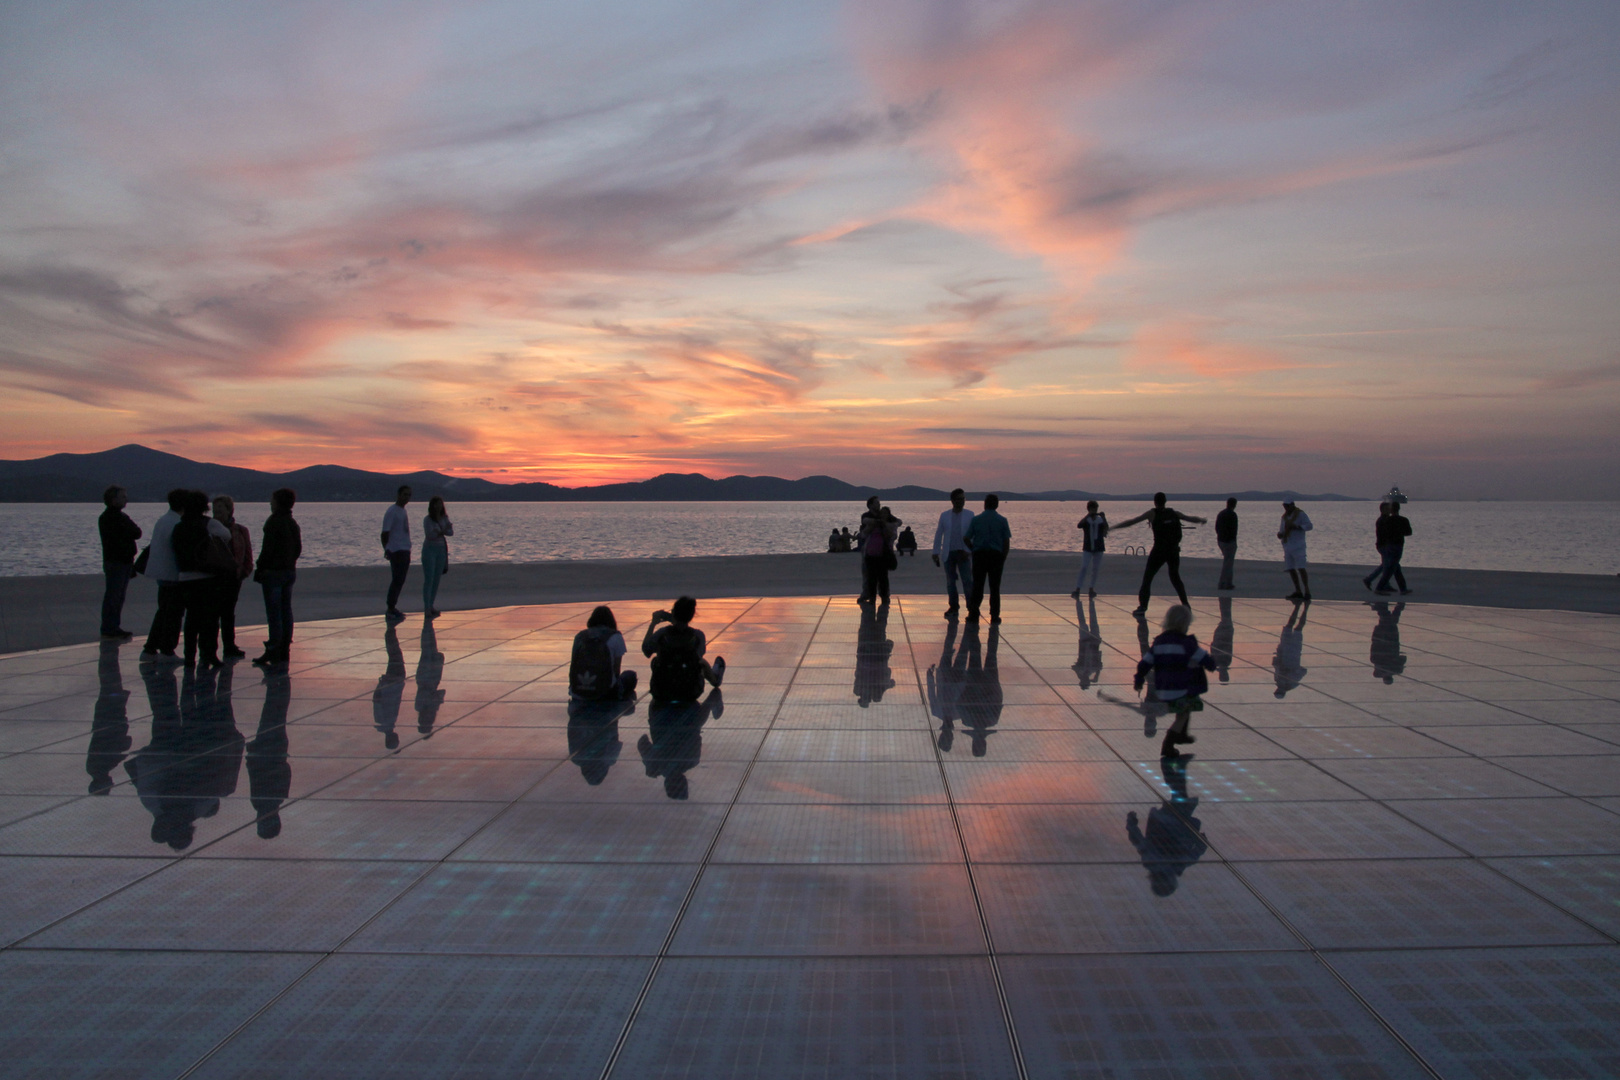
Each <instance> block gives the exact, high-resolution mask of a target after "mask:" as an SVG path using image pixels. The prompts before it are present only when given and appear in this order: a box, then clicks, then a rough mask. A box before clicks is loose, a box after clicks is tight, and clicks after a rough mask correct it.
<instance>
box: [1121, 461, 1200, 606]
mask: <svg viewBox="0 0 1620 1080" xmlns="http://www.w3.org/2000/svg"><path fill="white" fill-rule="evenodd" d="M1165 501H1166V496H1165V494H1164V492H1162V491H1160V492H1156V493H1155V494H1154V496H1153V508H1152V509H1151V510H1146V511H1144V512H1142V513H1140V514H1138V515H1136V516H1135V517H1133V518H1131V519H1130V520H1129V521H1122V522H1120V523H1119V524H1118V525H1115V526H1114V528H1116V529H1128V528H1130V527H1131V526H1132V525H1136V524H1139V523H1141V522H1144V521H1145V522H1147V523H1148V528H1150V529H1152V530H1153V547H1152V548H1151V549H1150V550H1149V551H1148V558H1147V566H1146V567H1145V568H1143V570H1142V589H1141V591H1140V592H1139V593H1137V596H1136V599H1137V601H1138V603H1137V605H1136V610H1135V611H1134V612H1132V614H1135V615H1143V614H1146V613H1147V606H1148V601H1149V600H1151V599H1152V598H1153V579H1154V578H1155V577H1157V576H1158V573H1159V568H1160V567H1166V568H1168V569H1169V571H1170V584H1171V586H1173V587H1174V588H1175V590H1176V596H1177V597H1178V598H1180V600H1181V603H1182V606H1183V607H1186V606H1188V604H1187V587H1186V586H1185V585H1183V584H1182V583H1181V523H1182V522H1183V521H1191V522H1193V523H1194V524H1197V525H1202V524H1203V523H1204V521H1205V519H1204V518H1201V517H1193V516H1192V515H1191V514H1183V513H1182V512H1181V511H1180V510H1174V509H1171V508H1170V507H1168V506H1166V505H1165Z"/></svg>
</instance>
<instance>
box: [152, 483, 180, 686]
mask: <svg viewBox="0 0 1620 1080" xmlns="http://www.w3.org/2000/svg"><path fill="white" fill-rule="evenodd" d="M187 494H188V492H187V491H186V489H185V488H175V489H174V490H173V491H171V492H169V509H168V512H167V513H165V514H164V515H163V516H162V517H160V518H158V519H157V523H156V524H155V525H153V526H152V542H151V543H150V544H149V545H147V548H146V559H147V562H146V576H147V577H149V578H151V579H152V580H153V581H155V582H157V587H158V594H157V612H156V613H155V614H153V616H152V628H151V630H149V631H148V632H147V634H146V645H145V647H144V648H142V650H141V659H142V660H157V659H159V658H163V659H165V660H173V659H175V655H174V649H175V646H176V645H179V644H180V624H181V622H182V621H183V620H184V619H185V615H186V598H185V595H184V593H182V592H181V590H180V567H178V566H177V565H175V561H174V527H175V526H176V525H178V524H180V510H181V508H183V507H184V506H185V505H186V496H187Z"/></svg>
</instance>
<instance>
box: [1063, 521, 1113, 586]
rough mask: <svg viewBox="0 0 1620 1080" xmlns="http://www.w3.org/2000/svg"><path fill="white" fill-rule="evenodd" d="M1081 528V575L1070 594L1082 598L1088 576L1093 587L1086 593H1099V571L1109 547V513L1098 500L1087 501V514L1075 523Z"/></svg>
mask: <svg viewBox="0 0 1620 1080" xmlns="http://www.w3.org/2000/svg"><path fill="white" fill-rule="evenodd" d="M1075 528H1077V529H1079V530H1080V576H1079V577H1078V578H1076V579H1075V582H1074V592H1072V593H1070V594H1069V595H1070V596H1071V597H1073V598H1074V599H1076V600H1078V599H1080V590H1081V589H1085V588H1086V577H1087V575H1090V577H1091V587H1090V588H1089V589H1088V590H1087V592H1086V595H1087V596H1088V597H1090V596H1096V595H1097V573H1098V571H1100V570H1101V569H1102V558H1103V551H1104V550H1105V549H1106V548H1107V546H1108V545H1107V536H1108V515H1107V514H1105V513H1103V512H1102V511H1101V510H1098V509H1097V500H1096V499H1092V500H1091V501H1090V502H1088V503H1086V516H1085V517H1083V518H1081V519H1080V521H1079V522H1078V523H1077V524H1076V525H1075Z"/></svg>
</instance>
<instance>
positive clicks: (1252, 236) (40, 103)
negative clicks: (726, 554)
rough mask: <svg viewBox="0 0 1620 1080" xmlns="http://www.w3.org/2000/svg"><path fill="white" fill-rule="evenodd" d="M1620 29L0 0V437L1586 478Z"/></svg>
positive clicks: (636, 471) (493, 458) (956, 7)
mask: <svg viewBox="0 0 1620 1080" xmlns="http://www.w3.org/2000/svg"><path fill="white" fill-rule="evenodd" d="M1617 54H1620V13H1617V12H1616V10H1615V9H1614V8H1613V7H1612V5H1604V4H1602V3H1596V2H1591V3H1588V2H1562V0H1558V2H1553V3H1549V4H1546V5H1537V6H1536V7H1535V8H1534V9H1533V10H1524V11H1518V10H1508V9H1505V8H1504V9H1501V10H1495V11H1491V12H1485V11H1482V10H1481V9H1480V8H1479V6H1478V5H1471V4H1464V3H1440V4H1434V5H1429V6H1427V7H1423V8H1421V9H1413V8H1411V7H1410V6H1409V5H1396V4H1387V3H1379V2H1370V3H1365V4H1361V5H1354V6H1349V7H1332V6H1327V5H1316V6H1303V7H1301V6H1294V7H1288V8H1284V7H1280V6H1278V5H1275V4H1268V3H1261V2H1259V0H1248V2H1231V3H1220V4H1214V5H1211V4H1191V3H1177V2H1171V0H1148V2H1145V3H1144V2H1140V0H1131V2H1125V0H1120V2H1110V3H1100V2H1090V0H1068V2H1060V0H1026V2H1020V3H989V2H985V0H883V2H874V3H865V4H854V3H844V4H840V3H830V2H825V3H824V2H815V0H812V2H808V3H804V4H800V5H790V6H777V7H773V8H771V9H769V10H755V9H747V8H742V7H736V6H730V5H723V4H720V3H717V2H709V0H705V2H700V3H683V4H673V3H661V2H648V0H639V2H629V0H621V2H617V3H604V4H598V5H593V6H591V7H588V8H587V7H584V6H580V7H578V8H574V9H566V10H565V9H561V8H558V9H555V10H549V11H540V10H534V9H533V6H532V5H520V4H515V3H505V2H497V3H490V4H483V5H477V6H473V5H466V4H457V3H436V2H422V3H410V4H403V5H388V6H386V7H383V6H372V5H368V4H363V3H359V2H345V3H339V2H335V0H311V2H308V3H301V4H291V5H288V4H278V5H270V4H261V3H243V4H236V5H230V6H229V7H228V8H217V7H214V6H208V5H170V6H165V7H156V8H155V7H153V6H151V5H146V4H136V3H126V2H123V0H109V2H108V3H105V4H100V5H96V6H95V7H93V8H76V7H71V6H67V5H61V4H44V3H19V4H14V5H9V6H8V7H7V8H6V9H5V10H4V11H3V12H0V95H3V99H0V100H3V101H4V103H5V105H6V108H5V109H3V110H0V145H3V146H4V148H5V161H6V165H5V172H4V174H3V176H4V181H5V182H4V183H3V184H0V384H3V385H4V387H5V391H6V394H7V402H8V404H7V410H6V420H5V427H4V429H3V431H0V444H3V445H0V457H6V458H29V457H36V456H42V455H45V454H50V453H56V452H62V451H68V452H88V451H93V450H98V449H105V448H108V447H111V446H116V445H120V444H123V443H128V442H138V443H143V444H145V445H148V446H153V447H155V448H158V449H163V450H167V451H170V452H173V453H177V454H182V455H184V456H186V457H190V458H194V459H198V460H212V461H220V462H224V463H229V464H234V465H244V466H249V467H254V468H268V469H273V470H275V471H283V470H288V469H295V468H301V467H304V466H306V465H313V464H339V465H347V466H351V467H356V468H367V469H376V470H378V471H385V472H394V473H399V472H410V471H415V470H418V469H436V470H439V471H442V472H446V473H450V474H453V475H481V476H486V477H490V478H497V477H500V478H505V479H514V480H515V479H523V480H545V481H547V482H550V483H557V484H561V485H563V486H568V487H577V486H582V485H588V484H597V483H611V482H616V481H622V480H639V479H645V478H647V477H650V476H653V475H656V474H658V473H665V472H701V473H704V474H706V475H710V476H727V475H736V474H749V475H761V474H770V475H777V476H785V477H790V478H791V477H801V476H807V475H814V474H828V475H832V476H837V477H839V478H840V479H844V480H847V481H850V482H852V483H858V484H871V485H875V486H884V487H887V486H892V485H895V484H901V483H916V484H926V485H929V486H934V487H942V488H950V487H953V486H956V485H957V484H961V485H963V486H968V487H1003V488H1008V489H1012V490H1046V489H1063V488H1086V489H1091V490H1101V491H1141V490H1153V489H1155V488H1180V489H1183V490H1188V489H1201V490H1223V489H1227V488H1232V489H1283V488H1290V489H1294V490H1298V491H1317V492H1324V491H1338V492H1342V493H1344V494H1376V493H1377V492H1379V491H1382V490H1383V489H1384V488H1386V487H1387V486H1388V485H1389V484H1390V483H1392V482H1393V483H1400V484H1402V486H1403V487H1405V488H1406V489H1407V490H1408V491H1410V492H1412V493H1413V494H1416V495H1419V496H1426V497H1434V498H1442V497H1464V498H1467V497H1476V496H1480V495H1496V496H1502V497H1512V496H1534V497H1560V496H1563V497H1607V498H1617V497H1620V468H1617V467H1616V466H1617V465H1620V455H1617V453H1616V450H1615V445H1616V440H1615V438H1614V432H1615V430H1616V427H1617V425H1616V420H1617V418H1620V351H1617V345H1616V343H1617V342H1620V306H1617V305H1616V304H1615V303H1614V296H1615V295H1616V293H1617V288H1620V199H1617V197H1616V196H1617V192H1616V190H1615V186H1614V181H1613V178H1614V176H1615V175H1617V174H1620V169H1617V165H1620V162H1617V160H1616V159H1617V157H1620V145H1617V143H1616V140H1615V139H1614V138H1613V121H1612V117H1613V115H1614V110H1615V106H1616V104H1617V103H1620V92H1617V91H1620V63H1617V62H1616V60H1617V59H1620V56H1617Z"/></svg>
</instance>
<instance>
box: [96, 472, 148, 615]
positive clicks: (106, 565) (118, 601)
mask: <svg viewBox="0 0 1620 1080" xmlns="http://www.w3.org/2000/svg"><path fill="white" fill-rule="evenodd" d="M101 501H102V502H103V503H104V504H105V505H106V507H107V509H105V510H103V511H102V512H101V517H100V518H99V519H98V520H97V522H96V528H97V531H99V532H100V534H101V570H102V574H103V576H104V577H105V578H106V579H107V588H106V591H105V592H104V593H102V596H101V636H102V637H103V638H106V639H107V640H109V641H128V640H129V639H130V638H132V637H134V636H135V635H134V634H132V633H130V632H129V631H128V630H125V629H124V627H123V619H124V595H125V594H126V593H127V592H128V591H129V579H130V578H132V577H134V576H135V541H137V540H139V539H140V538H141V527H140V526H139V525H137V524H135V523H134V522H133V521H131V520H130V518H129V515H128V514H126V513H124V507H126V506H128V505H129V492H127V491H125V490H124V489H123V488H121V487H119V486H118V485H116V484H114V485H113V486H112V487H110V488H108V489H107V490H106V491H104V492H102V493H101ZM150 557H151V556H148V558H150Z"/></svg>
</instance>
